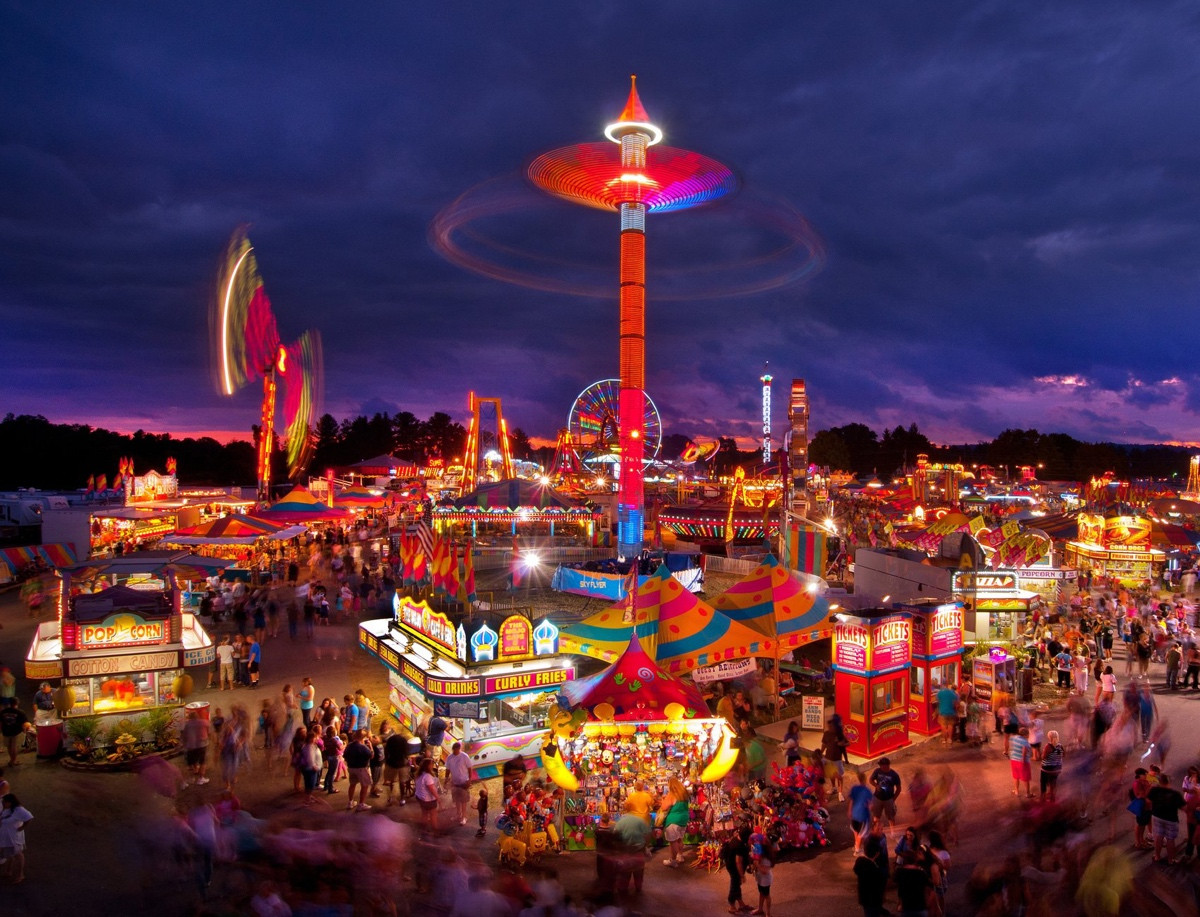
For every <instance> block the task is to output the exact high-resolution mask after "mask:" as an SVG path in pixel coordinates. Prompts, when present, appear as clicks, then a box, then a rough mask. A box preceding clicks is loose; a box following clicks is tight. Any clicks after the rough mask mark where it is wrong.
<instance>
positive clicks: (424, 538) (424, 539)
mask: <svg viewBox="0 0 1200 917" xmlns="http://www.w3.org/2000/svg"><path fill="white" fill-rule="evenodd" d="M416 529H417V541H419V542H420V544H421V550H422V551H424V552H425V556H426V557H432V556H433V529H431V528H430V527H429V523H428V522H426V521H425V520H424V519H422V520H421V521H420V522H418V523H417V525H416Z"/></svg>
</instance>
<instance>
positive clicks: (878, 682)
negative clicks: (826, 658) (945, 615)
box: [833, 608, 912, 758]
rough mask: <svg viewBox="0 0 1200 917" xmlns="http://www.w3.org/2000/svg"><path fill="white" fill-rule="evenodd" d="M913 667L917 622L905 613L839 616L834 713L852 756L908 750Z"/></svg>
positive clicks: (881, 611)
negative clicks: (913, 621)
mask: <svg viewBox="0 0 1200 917" xmlns="http://www.w3.org/2000/svg"><path fill="white" fill-rule="evenodd" d="M911 661H912V619H911V617H910V616H909V615H908V614H907V613H906V612H902V611H900V612H898V611H896V610H895V609H890V608H889V609H876V610H874V611H864V612H859V613H858V614H856V615H849V614H839V615H837V618H836V623H835V624H834V626H833V670H834V681H833V684H834V708H835V709H836V710H837V712H838V713H839V714H840V715H841V717H842V725H843V726H844V727H845V730H846V738H847V739H848V740H849V743H850V744H849V747H848V751H850V752H851V753H852V754H856V755H860V756H862V757H865V758H874V757H876V756H877V755H881V754H884V753H885V752H889V751H892V750H894V749H896V748H902V747H903V746H905V745H908V744H909V739H908V680H909V668H910V665H911Z"/></svg>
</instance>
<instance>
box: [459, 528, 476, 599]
mask: <svg viewBox="0 0 1200 917" xmlns="http://www.w3.org/2000/svg"><path fill="white" fill-rule="evenodd" d="M472 554H473V552H472V550H471V544H470V543H469V542H468V543H467V547H466V549H465V550H464V551H463V552H462V554H461V555H460V556H459V561H458V600H459V601H460V602H461V603H462V604H464V605H473V604H474V603H475V559H474V557H473V556H472Z"/></svg>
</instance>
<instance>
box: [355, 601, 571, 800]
mask: <svg viewBox="0 0 1200 917" xmlns="http://www.w3.org/2000/svg"><path fill="white" fill-rule="evenodd" d="M392 608H393V616H392V617H391V618H381V619H377V620H373V621H364V622H362V623H361V624H359V627H358V642H359V645H360V646H361V647H362V648H363V649H365V650H366V651H367V652H368V653H370V654H371V655H372V656H375V657H376V658H377V659H379V661H380V662H382V663H383V664H384V666H385V667H386V668H387V672H388V686H389V691H388V701H389V706H390V712H391V715H392V716H394V717H395V718H396V719H397V720H398V721H399V722H400V724H401V725H402V726H403V727H404V728H406V729H407V730H409V731H410V732H411V733H413V734H423V733H424V727H425V726H426V725H427V724H428V722H429V720H430V719H432V718H433V717H435V716H437V717H440V718H441V719H443V720H444V721H445V722H446V724H447V729H446V734H447V742H454V741H461V742H462V743H463V751H464V752H465V753H466V754H467V755H468V756H469V757H470V759H471V767H472V771H473V774H474V776H475V777H476V778H479V779H482V778H486V777H495V776H498V775H499V774H500V772H501V769H502V767H503V765H504V763H505V762H507V761H510V760H511V759H513V758H514V757H515V756H517V755H520V756H521V757H522V758H523V759H525V761H526V762H527V764H528V766H529V767H530V768H532V767H536V766H537V765H538V762H539V756H540V754H541V750H542V744H543V740H544V738H545V736H546V729H547V719H548V715H549V711H550V707H551V705H552V704H553V703H554V699H555V695H557V693H558V691H559V689H560V688H561V686H562V685H563V684H564V683H565V682H568V681H570V680H571V679H572V678H574V677H575V666H574V665H573V663H572V661H571V659H570V657H567V656H562V655H560V654H559V646H558V627H557V626H556V625H555V624H553V623H552V622H551V621H550V619H549V618H543V619H542V620H540V621H536V622H535V621H531V620H530V619H529V618H527V617H525V616H524V615H522V614H511V615H508V616H501V615H495V614H491V613H481V612H475V613H474V614H472V615H455V616H454V617H453V618H452V617H450V616H449V615H447V614H445V613H443V612H440V611H435V610H434V609H432V608H431V607H430V606H429V604H428V603H427V602H425V601H417V600H416V599H414V598H411V597H409V596H402V595H400V594H397V595H396V597H395V598H394V599H393V602H392Z"/></svg>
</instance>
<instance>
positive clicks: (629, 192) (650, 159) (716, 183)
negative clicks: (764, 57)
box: [529, 76, 736, 560]
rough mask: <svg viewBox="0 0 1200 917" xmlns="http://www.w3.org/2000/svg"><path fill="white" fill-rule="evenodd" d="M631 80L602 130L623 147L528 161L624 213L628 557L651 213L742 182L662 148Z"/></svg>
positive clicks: (539, 179) (634, 549)
mask: <svg viewBox="0 0 1200 917" xmlns="http://www.w3.org/2000/svg"><path fill="white" fill-rule="evenodd" d="M631 84H632V85H631V87H630V90H629V99H628V101H627V102H626V103H625V108H624V110H623V111H622V112H621V114H620V116H619V117H618V118H617V120H616V121H615V122H614V123H612V124H610V125H608V127H606V128H605V130H604V136H605V137H607V138H608V139H609V140H611V141H612V142H613V143H615V144H617V145H618V149H617V150H614V149H613V147H611V146H609V145H608V144H604V143H585V144H578V145H576V146H570V147H562V148H560V149H557V150H551V151H550V152H549V153H545V154H543V155H542V156H539V157H538V158H537V159H535V160H534V161H533V163H531V164H530V166H529V178H530V180H531V181H533V183H534V184H536V185H537V186H538V187H539V188H542V189H543V190H545V191H548V192H549V193H551V194H554V195H557V196H559V197H562V198H565V199H567V200H569V201H572V202H573V203H577V204H584V205H585V206H589V207H595V208H598V209H601V210H610V211H616V212H617V213H618V214H619V215H620V225H621V230H620V254H619V259H618V264H619V280H618V284H619V286H618V290H619V298H618V305H619V318H618V335H619V364H620V371H621V391H620V410H619V425H620V433H619V437H618V443H619V447H620V452H621V455H620V479H619V482H618V490H617V556H618V557H620V558H621V559H623V560H636V559H637V558H638V557H639V556H640V555H641V553H642V546H643V540H644V537H645V535H644V528H645V515H646V499H645V486H644V467H643V462H644V458H645V431H644V430H643V429H642V426H643V420H644V417H645V401H646V394H645V385H646V214H647V213H651V212H656V211H657V212H667V211H671V210H684V209H687V208H690V207H696V206H698V205H700V204H705V203H708V202H709V201H712V200H715V199H716V198H719V197H722V196H724V195H725V194H728V193H729V192H731V191H732V190H734V188H735V187H736V180H735V178H734V176H733V173H732V172H731V171H730V170H729V169H728V168H727V167H725V166H723V165H722V164H721V163H719V162H716V161H715V160H712V159H709V158H707V157H705V156H701V155H699V154H698V153H693V152H690V151H688V150H679V149H675V148H673V147H666V146H658V144H659V143H660V142H661V141H662V138H663V132H662V130H660V129H659V128H658V127H656V126H655V125H654V124H653V123H652V122H651V121H650V118H649V117H648V116H647V114H646V110H645V108H643V106H642V101H641V99H640V98H639V97H638V92H637V77H636V76H634V77H632V78H631ZM652 147H653V148H654V149H653V150H652V149H651V148H652Z"/></svg>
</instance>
